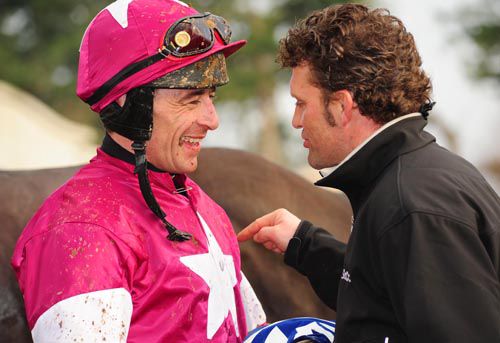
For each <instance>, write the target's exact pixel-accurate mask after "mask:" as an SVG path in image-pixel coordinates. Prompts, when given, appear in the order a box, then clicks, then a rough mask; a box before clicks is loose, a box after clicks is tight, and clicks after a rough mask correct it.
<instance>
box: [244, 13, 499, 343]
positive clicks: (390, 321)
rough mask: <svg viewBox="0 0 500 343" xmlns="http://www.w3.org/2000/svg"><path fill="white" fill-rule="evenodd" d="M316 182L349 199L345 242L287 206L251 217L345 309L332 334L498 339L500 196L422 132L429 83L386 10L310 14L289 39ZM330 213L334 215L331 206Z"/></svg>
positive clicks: (250, 232)
mask: <svg viewBox="0 0 500 343" xmlns="http://www.w3.org/2000/svg"><path fill="white" fill-rule="evenodd" d="M278 61H279V62H280V63H281V65H282V66H283V67H288V68H291V69H292V77H291V81H290V90H291V95H292V96H293V97H294V98H295V99H296V100H297V102H296V106H295V112H294V115H293V120H292V125H293V127H295V128H297V129H301V130H302V138H303V140H304V147H305V148H307V149H308V150H309V155H308V161H309V164H310V165H311V166H313V167H314V168H316V169H324V168H330V169H329V170H328V171H327V173H326V174H323V175H324V178H323V179H321V180H319V181H318V182H317V183H316V184H317V185H319V186H325V187H331V188H338V189H340V190H342V191H343V192H345V194H346V195H347V196H348V198H349V200H350V202H351V205H352V209H353V225H352V233H351V236H350V238H349V241H348V243H347V245H345V244H343V243H342V242H340V241H338V240H336V239H335V237H333V236H331V235H330V234H329V233H327V232H326V231H325V230H322V229H320V228H318V227H316V226H314V225H313V224H312V223H310V222H308V221H307V220H300V219H299V218H297V217H296V216H294V215H293V214H291V213H289V212H288V211H286V210H285V209H279V210H276V211H274V212H272V213H269V214H267V215H265V216H263V217H261V218H258V219H257V220H256V221H255V222H253V223H252V224H250V225H249V226H248V227H247V228H246V229H245V230H244V231H242V232H241V233H240V235H239V239H240V241H243V240H247V239H250V238H252V237H253V239H254V240H255V241H256V242H258V243H261V244H263V245H264V246H265V247H267V248H268V249H270V250H273V251H275V252H278V253H284V259H285V263H286V264H288V265H290V266H292V267H294V268H295V269H297V270H298V271H299V272H301V273H302V274H304V275H305V276H307V277H308V278H309V280H310V282H311V285H312V287H313V288H314V289H315V291H316V293H317V294H318V295H319V296H320V297H321V299H322V300H323V301H324V302H325V303H326V304H328V305H329V306H330V307H332V308H333V309H335V310H336V311H337V327H336V337H335V342H340V343H346V342H390V343H394V342H478V343H479V342H481V343H482V342H500V282H499V278H500V199H499V197H498V195H497V194H496V193H495V191H494V190H493V189H492V188H491V187H490V185H488V183H487V182H486V181H485V179H484V178H483V176H481V174H480V173H479V172H478V171H477V170H476V168H475V167H474V166H472V165H471V164H470V163H468V162H467V161H465V160H464V159H462V158H461V157H459V156H457V155H455V154H453V153H451V152H449V151H447V150H446V149H444V148H443V147H441V146H439V145H438V144H437V143H436V141H435V138H434V137H433V136H432V135H430V134H429V133H428V132H426V131H424V127H425V126H426V124H427V116H428V114H429V111H430V110H431V109H432V105H433V103H432V102H431V101H430V93H431V82H430V80H429V77H428V76H427V75H426V74H425V72H424V71H423V70H422V68H421V59H420V56H419V54H418V52H417V49H416V46H415V42H414V40H413V37H412V35H411V34H410V33H409V32H407V31H406V29H405V27H404V25H403V23H402V22H401V21H400V20H399V19H398V18H396V17H394V16H392V15H390V14H389V12H388V11H387V10H383V9H375V10H370V9H368V8H367V7H365V6H363V5H355V4H346V5H341V6H331V7H328V8H325V9H323V10H319V11H316V12H313V13H312V14H311V15H309V16H308V17H307V18H305V19H303V20H300V21H299V22H298V23H297V24H296V25H295V26H294V27H292V28H291V29H290V30H289V32H288V35H287V36H286V37H285V38H283V39H282V40H281V41H280V49H279V54H278ZM332 215H335V214H334V213H332Z"/></svg>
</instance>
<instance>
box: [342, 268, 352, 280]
mask: <svg viewBox="0 0 500 343" xmlns="http://www.w3.org/2000/svg"><path fill="white" fill-rule="evenodd" d="M340 279H341V280H344V281H345V282H348V283H351V274H349V272H348V271H347V270H345V269H342V277H341V278H340Z"/></svg>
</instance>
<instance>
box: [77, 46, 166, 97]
mask: <svg viewBox="0 0 500 343" xmlns="http://www.w3.org/2000/svg"><path fill="white" fill-rule="evenodd" d="M170 53H171V52H170V50H168V49H164V50H161V51H160V52H158V53H157V54H156V55H153V56H151V57H148V58H146V59H143V60H142V61H139V62H136V63H133V64H131V65H129V66H127V67H126V68H124V69H122V70H121V71H120V72H119V73H118V74H116V75H115V76H113V77H112V78H111V79H109V80H108V81H106V82H105V83H104V84H103V85H102V86H101V87H99V88H98V89H97V90H96V91H95V92H94V94H92V95H91V96H90V97H89V98H88V99H87V100H85V102H86V103H87V104H89V105H90V106H92V105H94V104H96V103H97V102H99V101H100V100H102V98H104V97H105V96H106V94H108V93H109V92H110V91H111V90H112V89H113V88H115V87H116V85H118V84H119V83H120V82H122V81H123V80H125V79H127V78H129V77H130V76H132V75H134V74H136V73H138V72H139V71H141V70H143V69H145V68H147V67H149V66H150V65H152V64H153V63H156V62H158V61H160V60H162V59H164V58H166V57H167V56H168V55H170Z"/></svg>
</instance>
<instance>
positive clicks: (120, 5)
mask: <svg viewBox="0 0 500 343" xmlns="http://www.w3.org/2000/svg"><path fill="white" fill-rule="evenodd" d="M132 1H134V0H116V1H115V2H113V3H112V4H110V5H108V6H107V7H106V8H105V9H107V10H108V11H109V13H111V15H112V16H113V18H115V20H116V21H117V22H118V24H120V25H121V27H123V28H124V29H125V28H127V26H128V5H129V4H130V3H131V2H132Z"/></svg>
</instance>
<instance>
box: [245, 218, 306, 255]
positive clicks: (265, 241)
mask: <svg viewBox="0 0 500 343" xmlns="http://www.w3.org/2000/svg"><path fill="white" fill-rule="evenodd" d="M299 224H300V219H299V218H297V217H296V216H294V215H293V214H291V213H290V212H288V211H287V210H285V209H284V208H280V209H278V210H276V211H274V212H271V213H268V214H266V215H265V216H262V217H260V218H257V219H256V220H255V221H254V222H253V223H252V224H250V225H248V226H247V227H246V228H244V229H243V230H241V231H240V233H239V234H238V241H240V242H243V241H246V240H249V239H250V238H252V237H253V240H254V241H255V242H257V243H260V244H262V245H264V246H265V247H266V248H267V249H269V250H272V251H274V252H276V253H279V254H283V253H284V252H285V250H286V247H287V246H288V242H289V241H290V239H292V237H293V234H294V233H295V231H296V230H297V227H298V226H299Z"/></svg>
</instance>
